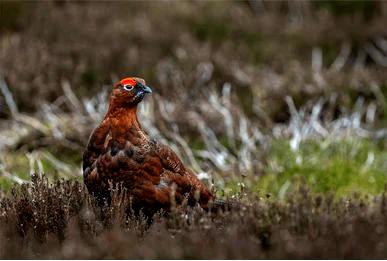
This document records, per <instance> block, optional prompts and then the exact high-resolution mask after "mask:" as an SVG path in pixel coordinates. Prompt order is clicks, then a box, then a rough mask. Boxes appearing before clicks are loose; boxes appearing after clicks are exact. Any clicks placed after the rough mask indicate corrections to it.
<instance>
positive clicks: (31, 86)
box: [0, 0, 387, 198]
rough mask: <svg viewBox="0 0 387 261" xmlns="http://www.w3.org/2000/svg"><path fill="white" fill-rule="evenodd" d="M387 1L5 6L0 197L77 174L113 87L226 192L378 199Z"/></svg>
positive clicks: (0, 28) (0, 35)
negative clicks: (144, 88) (141, 91)
mask: <svg viewBox="0 0 387 261" xmlns="http://www.w3.org/2000/svg"><path fill="white" fill-rule="evenodd" d="M386 25H387V2H385V1H361V0H360V1H342V2H340V1H312V2H307V1H276V2H271V1H258V0H257V1H227V2H226V1H208V2H206V1H179V2H177V1H176V2H175V1H161V2H150V1H149V2H148V1H144V2H113V3H111V2H109V3H108V2H106V3H105V2H93V3H92V2H83V1H79V2H78V1H55V2H43V1H42V2H21V1H1V2H0V190H1V191H2V192H3V193H7V191H9V188H10V187H11V186H12V184H14V183H23V182H30V175H31V174H32V173H39V174H43V173H44V174H46V175H47V176H48V177H49V178H50V179H51V178H52V179H57V178H66V179H67V178H75V179H81V177H82V174H81V156H82V152H83V149H84V147H85V145H86V143H87V141H88V137H89V135H90V133H91V131H92V130H93V128H94V127H95V126H96V125H97V124H98V123H99V121H100V120H101V118H102V117H103V115H104V113H105V111H106V109H107V103H108V97H109V92H110V88H111V85H112V83H113V82H115V81H117V80H119V79H120V78H123V77H126V76H138V77H141V78H144V79H145V80H146V81H147V83H148V84H149V85H150V86H152V89H153V94H152V96H149V97H148V98H147V99H146V101H145V102H144V103H143V104H142V105H141V108H140V112H139V114H140V118H141V121H142V123H143V126H144V127H145V129H146V130H147V131H148V133H149V134H150V135H151V136H152V137H154V138H156V139H159V140H160V141H162V142H164V143H166V144H168V145H170V146H171V147H172V148H173V149H174V150H175V151H176V152H177V153H178V154H179V155H180V156H181V158H182V159H183V161H184V162H185V163H186V164H188V165H189V166H190V167H191V168H192V169H193V170H194V171H195V172H196V173H198V175H199V178H201V179H203V180H205V181H206V182H208V183H209V184H213V185H214V188H215V189H216V190H217V193H218V194H219V195H220V196H228V195H234V194H235V193H240V192H243V191H246V190H248V191H252V192H257V193H260V192H262V193H270V194H271V195H273V196H274V197H279V198H282V197H284V196H285V195H286V194H287V193H289V192H291V191H294V190H295V189H297V188H298V187H299V186H300V184H307V185H308V186H309V187H310V188H311V190H312V191H314V192H317V193H328V192H333V193H335V194H336V195H346V194H348V193H352V192H354V191H358V192H360V193H367V194H369V193H379V192H382V191H383V189H384V184H385V183H386V175H387V161H386V160H385V159H387V152H386V142H385V140H386V135H387V129H386V122H387V100H386V95H387V27H386Z"/></svg>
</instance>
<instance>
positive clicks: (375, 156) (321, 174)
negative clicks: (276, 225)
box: [257, 139, 387, 196]
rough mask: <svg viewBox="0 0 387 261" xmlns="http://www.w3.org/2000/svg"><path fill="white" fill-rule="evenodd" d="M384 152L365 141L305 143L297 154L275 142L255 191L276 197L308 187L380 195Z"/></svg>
mask: <svg viewBox="0 0 387 261" xmlns="http://www.w3.org/2000/svg"><path fill="white" fill-rule="evenodd" d="M386 156H387V153H386V151H384V150H383V149H381V148H379V147H378V146H377V145H375V144H373V143H372V142H370V141H368V140H364V139H350V140H341V141H329V140H328V141H325V142H316V141H307V142H304V143H302V144H301V145H300V148H299V151H297V152H295V151H293V150H292V149H291V147H290V145H289V142H288V141H283V140H281V141H276V142H274V143H273V145H272V152H271V153H270V154H269V156H268V159H267V168H266V169H265V174H266V175H264V176H262V178H261V179H260V180H259V181H258V184H257V186H258V188H260V189H261V190H263V191H268V192H271V193H273V194H274V195H277V196H283V195H284V194H285V193H287V192H290V191H294V190H297V188H298V187H299V186H300V185H301V184H307V185H308V186H309V187H310V189H311V190H312V191H313V192H317V193H328V192H330V193H334V194H335V195H337V196H344V195H349V194H351V193H354V192H359V193H364V194H377V193H381V192H382V191H383V189H384V186H385V184H386V181H387V176H386V173H387V165H386V163H385V158H386Z"/></svg>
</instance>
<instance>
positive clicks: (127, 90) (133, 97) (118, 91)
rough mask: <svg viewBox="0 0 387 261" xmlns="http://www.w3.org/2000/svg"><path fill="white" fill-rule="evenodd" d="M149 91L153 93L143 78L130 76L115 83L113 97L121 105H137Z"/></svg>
mask: <svg viewBox="0 0 387 261" xmlns="http://www.w3.org/2000/svg"><path fill="white" fill-rule="evenodd" d="M147 93H152V90H151V88H149V87H148V86H146V84H145V81H144V80H143V79H141V78H136V77H128V78H124V79H122V80H121V81H119V82H117V83H116V84H115V85H114V88H113V92H112V99H113V100H114V103H115V104H116V105H119V106H136V105H137V104H138V103H139V102H141V101H142V99H144V97H145V94H147Z"/></svg>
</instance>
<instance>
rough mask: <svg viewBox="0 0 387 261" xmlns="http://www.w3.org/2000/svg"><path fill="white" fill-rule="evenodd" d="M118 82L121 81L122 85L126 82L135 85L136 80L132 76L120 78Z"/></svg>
mask: <svg viewBox="0 0 387 261" xmlns="http://www.w3.org/2000/svg"><path fill="white" fill-rule="evenodd" d="M120 83H121V84H122V85H127V84H129V85H131V86H135V85H136V80H135V79H133V78H125V79H122V80H121V81H120Z"/></svg>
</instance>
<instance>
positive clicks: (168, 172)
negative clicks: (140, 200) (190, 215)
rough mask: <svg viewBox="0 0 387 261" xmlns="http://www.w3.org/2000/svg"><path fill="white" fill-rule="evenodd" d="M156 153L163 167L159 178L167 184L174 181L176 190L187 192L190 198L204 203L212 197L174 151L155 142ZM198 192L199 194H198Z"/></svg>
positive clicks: (182, 192)
mask: <svg viewBox="0 0 387 261" xmlns="http://www.w3.org/2000/svg"><path fill="white" fill-rule="evenodd" d="M157 150H158V155H159V157H160V159H161V163H162V165H163V168H164V172H163V173H162V175H161V179H164V180H165V181H166V182H168V183H169V184H172V183H175V184H176V185H177V191H176V192H180V193H181V194H186V193H188V194H189V196H190V197H191V199H192V200H193V199H194V198H196V200H199V203H205V204H207V202H208V201H209V200H212V199H213V196H212V193H211V192H210V190H209V189H208V188H207V187H206V186H205V185H204V184H203V183H202V182H201V181H200V180H199V179H198V178H197V177H196V175H195V174H194V173H193V172H192V171H191V170H190V169H188V168H186V167H185V166H184V164H183V163H182V162H181V160H180V159H179V157H178V156H177V155H176V153H175V152H174V151H173V150H172V149H171V148H169V147H168V146H166V145H164V144H160V143H158V144H157ZM198 193H199V194H198Z"/></svg>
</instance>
